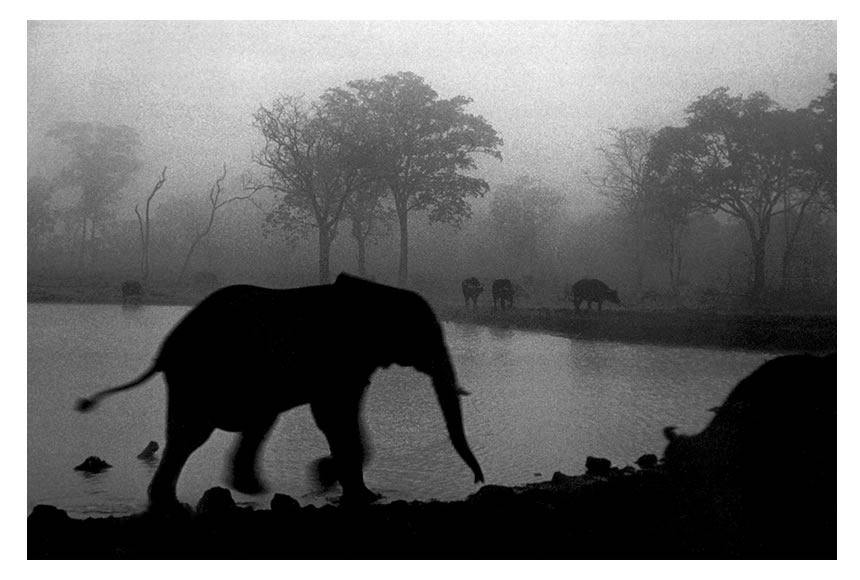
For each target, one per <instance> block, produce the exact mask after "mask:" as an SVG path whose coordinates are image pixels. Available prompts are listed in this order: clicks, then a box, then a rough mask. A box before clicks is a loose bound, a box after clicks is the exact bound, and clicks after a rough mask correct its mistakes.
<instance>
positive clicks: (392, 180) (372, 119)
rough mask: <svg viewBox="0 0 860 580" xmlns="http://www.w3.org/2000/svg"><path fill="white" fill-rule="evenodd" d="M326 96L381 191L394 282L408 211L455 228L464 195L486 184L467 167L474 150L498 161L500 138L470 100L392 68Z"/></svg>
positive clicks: (467, 210)
mask: <svg viewBox="0 0 860 580" xmlns="http://www.w3.org/2000/svg"><path fill="white" fill-rule="evenodd" d="M326 98H327V99H329V100H333V101H336V102H338V103H339V104H340V108H339V111H340V112H341V114H343V115H344V116H345V118H347V119H349V120H350V121H351V123H352V126H354V127H357V128H358V130H359V131H360V132H361V133H362V134H363V135H364V139H363V141H364V143H365V144H366V145H367V148H368V150H369V151H372V153H373V156H374V157H373V161H372V164H371V165H372V172H373V174H374V177H375V179H376V180H377V181H378V182H381V183H382V184H384V186H385V187H386V188H387V190H388V192H389V194H390V196H391V199H392V201H393V204H394V208H395V210H396V212H397V217H398V221H399V224H400V263H399V274H398V281H399V283H400V284H401V285H405V284H406V281H407V278H408V215H409V212H411V211H416V210H426V211H427V212H428V214H429V219H430V221H431V222H444V223H449V224H454V225H458V224H460V223H461V222H462V220H464V219H466V218H468V217H469V216H470V215H471V206H470V205H469V203H468V201H467V198H468V197H477V196H482V195H484V193H486V192H487V191H488V189H489V186H488V184H487V183H486V181H484V180H483V179H480V178H477V177H473V176H471V175H469V174H468V172H469V171H471V170H473V169H475V168H476V163H475V158H474V155H475V154H477V153H483V154H487V155H490V156H491V157H494V158H496V159H501V152H500V151H499V147H500V146H501V145H502V139H501V137H499V135H498V134H497V132H496V131H495V129H493V127H492V126H491V125H490V124H489V123H488V122H487V121H486V120H485V119H484V118H483V117H481V116H480V115H473V114H470V113H467V112H466V111H465V108H466V106H468V105H469V104H470V103H471V102H472V99H470V98H469V97H465V96H459V95H458V96H455V97H452V98H450V99H441V98H439V95H438V94H437V93H436V91H434V90H433V89H432V88H431V87H430V85H428V84H427V83H426V82H425V81H424V79H423V78H421V77H420V76H418V75H416V74H414V73H411V72H400V73H397V74H392V75H386V76H384V77H382V78H380V79H368V80H354V81H351V82H349V83H347V85H346V87H345V88H338V89H332V90H331V91H329V92H328V94H327V97H326Z"/></svg>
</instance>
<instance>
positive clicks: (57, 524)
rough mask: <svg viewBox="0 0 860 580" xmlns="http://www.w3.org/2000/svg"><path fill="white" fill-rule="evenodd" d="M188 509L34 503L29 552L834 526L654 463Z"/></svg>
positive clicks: (219, 496) (807, 545)
mask: <svg viewBox="0 0 860 580" xmlns="http://www.w3.org/2000/svg"><path fill="white" fill-rule="evenodd" d="M722 501H729V500H728V499H723V500H720V501H719V502H717V504H719V503H720V502H722ZM834 504H835V497H834ZM787 507H788V506H787ZM834 507H835V506H834ZM188 510H189V511H188V512H187V513H184V514H180V515H173V516H171V517H164V516H161V517H157V516H154V515H147V514H142V515H139V516H127V517H112V518H102V519H87V520H76V519H71V518H70V517H69V516H68V515H67V514H66V513H65V512H63V511H62V510H58V509H56V508H53V507H50V506H37V507H36V508H34V510H33V512H32V513H31V515H30V516H29V518H28V520H27V537H28V540H27V551H28V558H30V559H47V558H70V559H74V558H96V559H105V558H133V559H138V558H184V559H192V558H207V559H222V558H237V559H243V558H278V559H305V558H310V559H320V558H338V559H339V558H358V559H408V558H421V559H436V558H458V559H510V558H526V559H531V558H562V559H579V558H599V559H605V558H616V559H630V558H635V559H643V558H644V559H651V558H685V559H686V558H804V559H805V558H827V559H832V558H835V557H836V530H835V519H834V526H833V527H832V528H831V529H827V530H822V529H817V530H814V529H807V527H806V526H805V525H804V524H803V523H800V522H799V523H798V525H797V526H796V529H793V530H787V529H785V527H786V526H785V523H782V524H781V525H780V526H779V527H778V528H777V527H776V526H772V528H773V529H768V527H767V526H765V527H764V528H762V527H760V526H759V527H758V529H757V531H756V532H755V533H754V534H752V533H747V532H746V531H745V530H746V529H748V528H749V526H748V525H746V524H745V523H743V522H739V521H733V520H731V519H728V520H727V519H726V517H725V513H723V514H722V515H719V514H718V515H714V513H713V505H710V506H709V507H706V506H697V505H695V504H694V503H692V502H690V501H688V500H685V499H684V497H683V495H682V494H680V493H679V492H678V490H677V488H676V487H675V486H674V484H673V482H672V479H671V477H669V476H668V475H667V474H666V473H665V472H664V469H663V467H662V466H661V465H659V464H658V465H657V466H656V467H653V468H648V469H634V468H630V467H627V468H624V469H617V468H610V469H609V470H608V471H603V472H602V474H601V475H597V474H595V473H587V474H585V475H581V476H575V477H571V476H566V475H563V474H561V473H556V474H555V475H554V476H553V478H552V480H551V481H546V482H542V483H534V484H528V485H524V486H520V487H502V486H495V485H487V486H484V487H483V488H481V489H480V490H479V491H478V492H477V493H475V494H473V495H472V496H470V497H468V498H467V499H465V500H463V501H455V502H436V501H431V502H404V501H397V502H393V503H390V504H384V503H383V504H375V505H370V506H363V507H349V506H333V505H328V506H324V507H313V506H306V507H300V506H299V504H298V503H297V502H296V501H295V500H293V499H291V498H289V497H288V496H284V495H276V496H275V498H274V499H273V501H272V507H271V509H269V510H252V509H250V508H238V507H236V506H235V504H234V503H233V502H232V498H231V497H230V495H229V492H228V491H227V490H225V489H223V488H214V489H212V490H210V491H209V492H207V493H206V494H205V495H204V498H203V499H201V501H200V503H199V504H198V506H197V507H196V509H195V510H191V508H188ZM834 511H835V510H834Z"/></svg>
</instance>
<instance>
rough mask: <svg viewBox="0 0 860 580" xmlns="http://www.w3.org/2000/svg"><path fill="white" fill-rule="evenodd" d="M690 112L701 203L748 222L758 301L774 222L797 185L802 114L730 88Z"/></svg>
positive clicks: (753, 295)
mask: <svg viewBox="0 0 860 580" xmlns="http://www.w3.org/2000/svg"><path fill="white" fill-rule="evenodd" d="M687 115H688V117H687V127H688V128H689V129H690V130H691V131H693V132H694V133H695V134H696V139H697V140H699V142H700V143H701V146H702V149H701V152H700V154H699V155H698V159H697V160H696V165H697V167H698V168H699V169H700V170H701V179H700V182H699V183H700V187H699V192H700V195H699V197H698V202H699V203H700V204H701V206H702V207H704V208H707V209H708V210H711V211H723V212H726V213H728V214H729V215H731V216H733V217H734V218H736V219H738V220H739V221H740V222H741V223H742V224H743V225H744V227H745V229H746V231H747V234H748V235H749V241H750V249H751V260H752V270H753V271H752V281H751V284H750V289H749V297H750V299H751V300H752V301H753V302H756V301H758V300H759V299H760V298H761V295H762V292H763V291H764V288H765V283H766V277H765V264H766V250H767V241H768V236H769V234H770V229H771V221H772V219H773V218H774V216H776V215H779V214H780V213H782V212H784V211H786V206H785V203H786V199H787V198H786V196H787V194H788V192H789V191H790V190H791V189H792V188H794V187H796V186H797V185H798V174H797V171H796V168H797V150H798V147H799V141H798V138H799V137H798V136H799V133H800V132H799V131H798V127H799V125H798V123H797V119H798V118H797V116H796V115H795V114H793V113H791V112H790V111H786V110H785V109H782V108H780V107H779V106H778V105H777V104H776V103H775V102H774V101H773V100H772V99H771V98H770V97H768V96H767V95H766V94H764V93H762V92H756V93H753V94H751V95H750V96H748V97H746V98H745V97H743V96H740V95H739V96H732V95H730V94H729V92H728V89H726V88H718V89H715V90H713V91H712V92H711V93H709V94H708V95H705V96H702V97H699V98H698V99H697V100H696V101H694V102H693V103H692V104H691V105H690V106H689V107H688V108H687Z"/></svg>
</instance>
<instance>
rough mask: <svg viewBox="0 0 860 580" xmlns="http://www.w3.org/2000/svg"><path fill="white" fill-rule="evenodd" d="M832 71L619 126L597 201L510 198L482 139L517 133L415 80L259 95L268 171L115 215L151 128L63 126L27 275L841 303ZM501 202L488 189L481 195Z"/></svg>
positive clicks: (610, 138) (562, 194)
mask: <svg viewBox="0 0 860 580" xmlns="http://www.w3.org/2000/svg"><path fill="white" fill-rule="evenodd" d="M830 81H831V86H830V88H828V89H827V90H826V92H825V93H824V94H823V95H822V96H820V97H818V98H816V99H814V100H813V101H812V102H811V103H810V104H809V106H807V107H805V108H802V109H798V110H796V111H789V110H786V109H783V108H781V107H779V106H778V105H777V104H776V103H775V102H773V101H772V100H771V99H770V98H769V97H768V96H767V95H765V94H763V93H753V94H752V95H749V96H746V97H744V96H733V95H731V94H730V93H729V91H728V90H727V89H725V88H720V89H716V90H714V91H712V92H711V93H709V94H708V95H705V96H702V97H699V98H698V99H696V100H695V101H694V102H693V103H692V104H691V105H690V106H689V107H688V108H687V111H686V112H687V119H686V123H685V124H684V125H683V126H681V127H665V128H662V129H659V130H651V129H647V128H639V127H633V128H624V129H619V128H612V129H609V130H608V133H607V140H606V142H605V143H604V144H603V145H602V146H600V149H599V150H600V152H601V153H602V157H603V161H604V163H603V165H602V166H601V167H597V168H583V171H584V172H585V173H586V174H587V176H588V181H589V182H590V183H591V186H592V187H594V188H595V189H596V190H597V191H599V192H600V193H602V194H603V195H604V196H605V199H606V201H607V203H606V206H605V209H604V210H602V211H598V212H595V213H591V214H588V215H583V214H582V212H581V211H580V210H579V208H578V207H577V205H576V204H577V195H576V194H577V192H575V191H564V190H562V189H560V188H557V187H553V186H548V185H545V184H544V182H543V181H542V180H541V178H540V176H525V175H524V176H522V177H520V178H518V179H516V180H514V181H513V182H511V183H507V184H503V185H500V186H498V187H496V188H494V189H493V190H492V191H491V190H490V188H489V186H488V184H487V183H486V182H485V181H484V180H482V179H478V178H475V177H473V176H472V173H474V172H473V170H474V168H475V160H474V159H475V155H476V154H485V155H489V156H491V157H494V158H496V159H499V160H501V154H500V149H501V146H502V141H501V138H500V137H499V136H498V134H497V133H496V132H495V130H494V129H493V128H492V126H491V125H490V124H489V123H488V122H487V121H486V120H485V119H483V118H482V117H480V116H475V115H471V114H469V113H467V112H466V111H465V107H466V106H467V105H468V104H469V103H470V101H471V100H470V99H469V98H468V97H462V96H457V97H453V98H451V99H441V98H439V97H438V95H437V94H436V93H435V91H433V89H432V88H430V87H429V85H427V84H426V83H425V82H424V81H423V79H421V78H420V77H418V76H417V75H414V74H412V73H398V74H396V75H388V76H385V77H382V78H381V79H374V80H362V81H352V82H350V83H347V84H346V85H345V86H344V87H339V88H335V89H330V90H328V91H326V92H325V93H324V94H323V95H322V96H321V97H320V98H319V99H317V100H316V101H307V100H305V99H304V98H303V97H300V96H281V97H278V98H276V99H275V100H274V101H273V102H272V103H271V104H270V105H269V106H261V107H259V109H258V111H257V112H256V114H255V115H254V118H253V120H252V122H253V123H254V125H255V127H257V129H258V130H259V131H260V135H261V138H262V145H261V147H260V150H259V151H258V152H257V153H256V154H255V155H254V157H253V160H252V161H253V164H254V166H255V169H254V170H248V171H245V172H243V173H241V174H240V175H231V174H229V170H228V168H227V167H226V166H225V167H224V168H223V171H222V172H221V174H220V175H213V178H212V182H211V186H210V187H209V188H208V195H207V196H206V197H205V198H200V197H195V196H190V195H184V196H179V195H173V196H170V197H165V198H164V199H161V198H162V197H164V194H163V191H164V189H163V187H162V186H163V185H164V184H165V182H167V183H169V180H170V175H171V172H172V171H175V169H172V168H169V167H165V168H164V170H162V171H161V174H160V176H159V177H158V178H154V179H153V184H154V185H153V188H152V190H151V191H149V192H143V193H142V194H141V195H140V196H139V197H138V199H139V200H140V201H139V202H138V203H137V204H136V206H135V208H134V210H135V214H136V219H135V220H118V219H116V217H115V213H116V210H117V203H116V200H117V199H118V198H119V193H120V192H121V191H123V189H124V188H125V187H126V185H127V184H128V182H129V180H130V177H131V176H132V174H134V173H135V172H137V171H139V169H140V162H139V153H140V151H139V149H140V138H139V136H138V134H137V132H136V131H135V130H134V129H132V128H130V127H125V126H119V127H111V126H107V125H104V124H101V123H89V122H87V123H82V122H68V123H62V124H60V125H57V126H56V127H55V128H54V129H53V130H52V131H51V132H50V133H49V135H50V136H51V137H53V138H55V139H56V140H57V141H58V142H59V143H60V144H62V145H64V146H65V147H66V149H67V150H68V152H69V158H68V162H67V164H66V166H65V168H64V170H63V171H62V172H60V173H59V174H58V175H56V176H52V177H50V178H47V177H43V176H32V177H31V178H30V179H29V181H28V192H27V194H28V215H27V220H28V246H27V251H28V270H29V272H30V274H31V276H33V277H38V278H39V279H41V280H45V279H51V278H55V279H69V278H70V277H72V278H78V279H85V278H88V277H89V278H93V277H101V278H105V279H111V280H120V279H126V278H136V279H143V280H149V281H152V282H154V283H161V282H165V281H170V282H172V283H181V282H182V281H183V280H186V279H188V278H190V275H191V274H193V273H195V272H201V271H206V272H214V273H215V274H216V275H217V277H218V280H219V281H221V282H238V281H249V282H256V283H262V284H269V285H300V284H308V283H316V282H320V281H322V282H326V281H328V280H329V279H330V278H331V273H332V272H335V273H336V272H338V271H351V272H353V273H357V274H360V275H364V276H368V277H374V278H376V279H377V280H380V281H385V282H390V283H395V284H401V285H412V286H421V285H425V286H438V287H440V288H439V289H440V290H444V291H445V292H447V291H449V290H450V288H454V289H456V287H457V284H458V283H459V280H460V279H462V278H464V277H467V276H478V277H481V278H485V279H492V278H497V277H508V278H512V279H515V280H518V281H519V282H518V284H519V286H520V287H521V288H523V289H524V290H523V292H525V293H527V288H526V287H528V286H530V285H531V286H539V287H541V288H542V289H543V290H542V291H541V292H542V293H543V294H545V295H546V298H547V299H550V300H552V299H554V298H555V297H556V296H557V297H558V298H559V299H562V297H563V293H564V288H565V286H567V285H569V284H570V283H571V282H573V281H575V280H576V279H579V278H581V277H586V276H591V277H598V278H602V279H605V280H606V281H607V282H609V283H610V284H611V285H612V286H613V287H615V286H618V287H619V288H620V289H621V293H622V298H624V297H625V296H626V298H627V300H626V301H627V302H634V303H635V302H639V301H643V300H646V299H653V297H655V296H656V297H661V299H666V300H676V301H686V302H687V303H689V302H690V301H691V300H692V301H693V302H695V300H697V299H699V298H701V299H705V298H708V299H714V297H718V298H719V297H735V298H742V299H743V300H746V301H752V302H754V303H755V302H761V301H762V300H777V299H779V300H782V301H785V302H792V301H794V302H798V303H801V302H802V303H806V304H812V303H818V304H820V305H822V306H833V305H835V284H836V77H835V75H831V78H830ZM69 191H75V192H77V193H79V198H78V201H77V202H76V203H75V204H73V205H71V206H68V205H65V206H61V205H59V204H58V203H57V201H56V200H57V197H58V195H57V194H58V193H60V192H63V193H65V194H68V192H69ZM483 196H488V197H489V203H488V204H487V203H481V204H475V203H474V202H473V201H471V200H470V198H478V197H483ZM443 287H444V288H443ZM449 287H450V288H449ZM533 293H534V292H533ZM691 297H693V298H691Z"/></svg>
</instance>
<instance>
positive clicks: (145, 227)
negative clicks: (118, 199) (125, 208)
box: [134, 165, 167, 282]
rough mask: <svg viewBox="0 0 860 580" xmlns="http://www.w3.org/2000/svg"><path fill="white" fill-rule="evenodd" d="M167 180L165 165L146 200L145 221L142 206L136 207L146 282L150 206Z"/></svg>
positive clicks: (142, 270) (143, 273) (141, 264)
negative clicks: (141, 213) (142, 215)
mask: <svg viewBox="0 0 860 580" xmlns="http://www.w3.org/2000/svg"><path fill="white" fill-rule="evenodd" d="M166 180H167V166H166V165H165V166H164V169H162V170H161V176H160V177H159V178H158V181H157V182H156V183H155V187H153V188H152V193H150V194H149V197H147V198H146V210H145V216H146V218H145V219H144V218H143V217H141V215H140V210H139V209H138V206H139V205H140V204H135V205H134V213H135V214H137V223H138V225H139V226H140V248H141V250H140V277H141V279H142V280H143V281H144V282H146V281H147V280H148V279H149V205H150V204H151V203H152V198H154V197H155V194H156V193H157V192H158V190H159V189H161V186H162V185H164V182H165V181H166Z"/></svg>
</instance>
